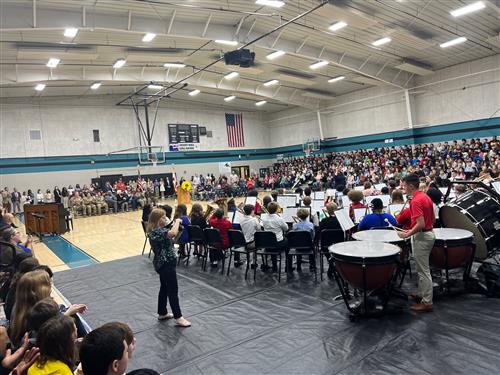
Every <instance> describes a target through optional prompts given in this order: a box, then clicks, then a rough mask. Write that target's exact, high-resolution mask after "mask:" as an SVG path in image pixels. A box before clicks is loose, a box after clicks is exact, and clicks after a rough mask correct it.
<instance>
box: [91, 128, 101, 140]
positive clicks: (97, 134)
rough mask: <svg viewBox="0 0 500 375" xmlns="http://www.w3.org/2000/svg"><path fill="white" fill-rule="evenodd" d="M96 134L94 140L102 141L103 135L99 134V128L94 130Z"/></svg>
mask: <svg viewBox="0 0 500 375" xmlns="http://www.w3.org/2000/svg"><path fill="white" fill-rule="evenodd" d="M92 133H93V134H94V142H101V136H100V135H99V129H94V130H92Z"/></svg>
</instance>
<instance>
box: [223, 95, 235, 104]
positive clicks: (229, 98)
mask: <svg viewBox="0 0 500 375" xmlns="http://www.w3.org/2000/svg"><path fill="white" fill-rule="evenodd" d="M234 99H236V96H234V95H231V96H228V97H225V98H224V101H225V102H230V101H231V100H234Z"/></svg>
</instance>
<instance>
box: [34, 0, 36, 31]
mask: <svg viewBox="0 0 500 375" xmlns="http://www.w3.org/2000/svg"><path fill="white" fill-rule="evenodd" d="M33 27H35V28H36V0H33Z"/></svg>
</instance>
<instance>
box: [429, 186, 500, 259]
mask: <svg viewBox="0 0 500 375" xmlns="http://www.w3.org/2000/svg"><path fill="white" fill-rule="evenodd" d="M439 219H440V220H441V223H442V224H443V226H445V227H447V228H460V229H465V230H468V231H469V232H472V233H473V235H474V240H475V243H476V246H477V248H476V252H475V257H476V258H478V259H481V260H482V259H485V258H486V257H487V256H488V254H491V253H492V252H493V251H494V250H495V249H497V248H500V202H499V201H498V199H496V198H495V197H494V196H492V195H491V194H489V193H488V192H486V191H484V190H480V189H476V190H468V191H466V192H465V193H464V194H462V195H460V196H459V197H457V198H455V199H453V200H452V201H450V202H448V203H447V204H446V205H445V206H443V207H441V208H440V209H439Z"/></svg>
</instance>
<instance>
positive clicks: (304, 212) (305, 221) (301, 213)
mask: <svg viewBox="0 0 500 375" xmlns="http://www.w3.org/2000/svg"><path fill="white" fill-rule="evenodd" d="M307 198H309V197H306V198H304V201H305V200H306V199H307ZM309 199H310V198H309ZM309 213H310V211H309V210H308V209H307V208H300V209H298V210H297V216H298V218H299V220H300V221H299V222H298V223H295V224H293V226H292V230H293V231H299V230H305V231H307V232H309V233H311V239H312V240H313V241H314V225H313V223H311V222H310V221H309V217H310V216H309ZM301 265H302V257H301V256H300V255H299V256H298V257H297V272H300V271H302V266H301ZM314 269H315V262H314V255H309V270H311V271H314Z"/></svg>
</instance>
